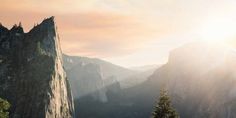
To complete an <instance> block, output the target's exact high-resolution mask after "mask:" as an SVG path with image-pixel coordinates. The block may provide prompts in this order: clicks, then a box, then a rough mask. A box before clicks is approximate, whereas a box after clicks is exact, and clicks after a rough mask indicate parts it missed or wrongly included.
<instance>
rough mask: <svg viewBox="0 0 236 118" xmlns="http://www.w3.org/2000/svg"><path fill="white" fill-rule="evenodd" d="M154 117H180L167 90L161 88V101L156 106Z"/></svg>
mask: <svg viewBox="0 0 236 118" xmlns="http://www.w3.org/2000/svg"><path fill="white" fill-rule="evenodd" d="M152 118H179V116H178V114H177V113H176V111H175V109H174V108H173V107H172V106H171V100H170V97H169V96H168V94H167V91H166V90H161V93H160V98H159V102H158V104H157V106H155V110H154V112H153V113H152Z"/></svg>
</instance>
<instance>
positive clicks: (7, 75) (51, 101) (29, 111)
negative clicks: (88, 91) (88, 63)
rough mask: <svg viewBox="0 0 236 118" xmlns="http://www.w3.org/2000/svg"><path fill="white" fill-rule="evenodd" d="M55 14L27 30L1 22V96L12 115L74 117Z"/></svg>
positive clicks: (23, 116)
mask: <svg viewBox="0 0 236 118" xmlns="http://www.w3.org/2000/svg"><path fill="white" fill-rule="evenodd" d="M62 63H63V62H62V56H61V49H60V41H59V36H58V34H57V28H56V25H55V22H54V17H50V18H48V19H45V20H44V21H43V22H42V23H40V24H39V25H37V26H34V28H33V29H31V30H30V31H29V32H28V33H24V30H23V28H22V26H21V24H19V25H18V26H17V25H14V26H13V27H12V28H11V29H10V30H8V29H7V28H5V27H4V26H3V25H2V24H0V97H3V98H5V99H7V100H8V101H9V102H10V103H11V109H10V117H11V118H71V117H73V114H74V108H73V98H72V95H71V90H70V85H69V82H68V80H67V77H66V74H65V72H64V69H63V66H62Z"/></svg>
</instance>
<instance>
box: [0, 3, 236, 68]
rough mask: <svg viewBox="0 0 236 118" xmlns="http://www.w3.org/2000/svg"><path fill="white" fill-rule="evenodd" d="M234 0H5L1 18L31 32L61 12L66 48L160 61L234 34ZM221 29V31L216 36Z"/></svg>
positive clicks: (135, 61)
mask: <svg viewBox="0 0 236 118" xmlns="http://www.w3.org/2000/svg"><path fill="white" fill-rule="evenodd" d="M235 6H236V1H234V0H191V1H190V0H21V1H20V2H19V1H18V0H1V4H0V22H1V23H2V24H3V25H5V26H7V27H8V28H10V27H11V26H12V25H13V24H15V23H18V22H20V21H21V22H22V24H23V26H24V27H25V31H26V32H27V31H29V29H30V28H32V27H33V25H34V24H35V23H39V22H41V21H42V20H43V19H44V18H46V17H49V16H55V17H56V18H55V19H56V23H57V26H58V31H59V35H60V39H61V45H62V49H63V52H64V53H66V54H69V55H78V56H89V57H97V58H102V59H105V60H108V61H111V62H113V63H115V64H118V65H122V66H126V67H129V66H138V65H146V64H147V65H149V64H158V63H163V62H165V61H166V59H167V57H168V52H169V51H170V50H171V49H173V48H175V47H177V46H179V45H181V44H183V43H186V42H188V41H191V40H198V39H207V40H208V39H214V40H215V39H217V38H221V39H223V38H232V37H234V36H235V35H234V34H235V33H236V22H235V21H236V14H235V13H236V8H235ZM216 32H217V34H218V35H215V33H216Z"/></svg>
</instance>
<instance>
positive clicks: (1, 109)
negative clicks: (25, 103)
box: [0, 98, 10, 118]
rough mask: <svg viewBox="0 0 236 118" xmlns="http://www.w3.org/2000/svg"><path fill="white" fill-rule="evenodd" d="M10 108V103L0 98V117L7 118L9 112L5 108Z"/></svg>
mask: <svg viewBox="0 0 236 118" xmlns="http://www.w3.org/2000/svg"><path fill="white" fill-rule="evenodd" d="M9 108H10V104H9V103H8V102H7V101H6V100H3V99H2V98H0V118H9V112H7V110H8V109H9Z"/></svg>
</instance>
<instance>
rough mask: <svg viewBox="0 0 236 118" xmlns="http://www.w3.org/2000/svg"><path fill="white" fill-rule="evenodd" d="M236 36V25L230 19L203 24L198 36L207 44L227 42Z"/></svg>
mask: <svg viewBox="0 0 236 118" xmlns="http://www.w3.org/2000/svg"><path fill="white" fill-rule="evenodd" d="M235 34H236V23H235V22H234V21H233V20H232V19H224V18H214V19H211V20H209V21H208V22H206V23H205V24H203V27H202V28H201V31H200V36H201V38H202V39H203V40H205V41H208V42H221V43H223V42H227V41H228V40H231V39H232V38H233V37H234V36H235Z"/></svg>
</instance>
